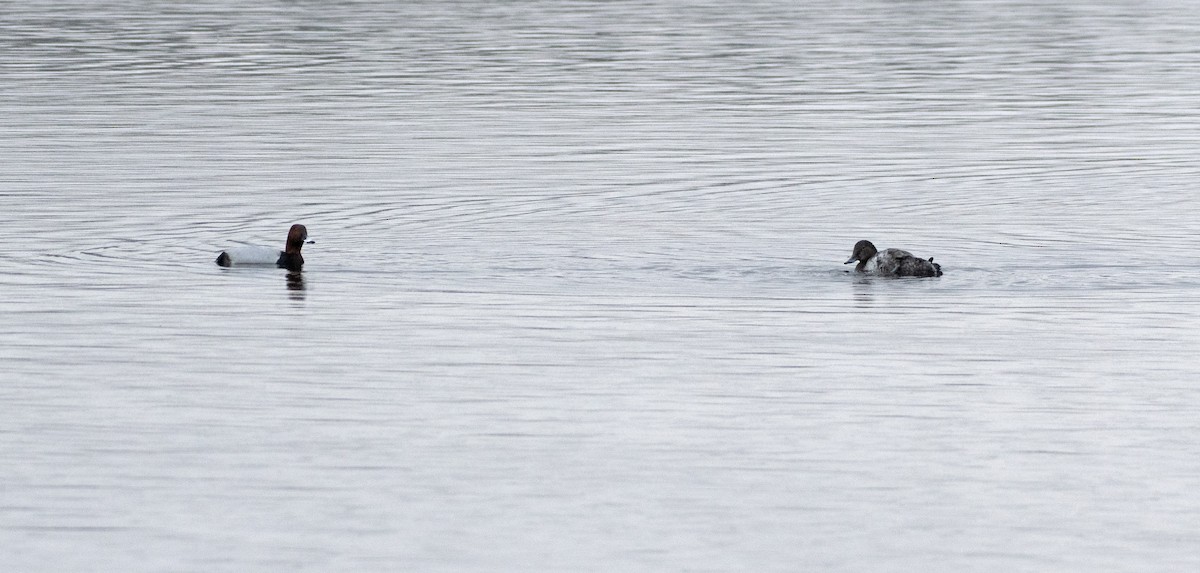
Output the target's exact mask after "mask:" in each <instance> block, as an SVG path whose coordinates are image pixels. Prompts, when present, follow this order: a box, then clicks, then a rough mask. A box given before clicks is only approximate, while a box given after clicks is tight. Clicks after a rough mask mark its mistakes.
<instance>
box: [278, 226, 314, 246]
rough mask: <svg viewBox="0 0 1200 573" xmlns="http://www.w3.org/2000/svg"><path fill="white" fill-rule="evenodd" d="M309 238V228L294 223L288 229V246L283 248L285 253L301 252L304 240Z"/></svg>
mask: <svg viewBox="0 0 1200 573" xmlns="http://www.w3.org/2000/svg"><path fill="white" fill-rule="evenodd" d="M307 240H308V229H306V228H304V225H301V224H299V223H297V224H295V225H292V228H291V229H288V238H287V247H286V248H284V249H283V252H285V253H299V252H300V249H301V248H303V247H304V241H307Z"/></svg>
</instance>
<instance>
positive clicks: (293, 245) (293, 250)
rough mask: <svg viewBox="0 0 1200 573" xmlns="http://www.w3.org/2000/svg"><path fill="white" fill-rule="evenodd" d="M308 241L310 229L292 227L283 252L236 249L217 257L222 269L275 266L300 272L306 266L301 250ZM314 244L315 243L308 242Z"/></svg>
mask: <svg viewBox="0 0 1200 573" xmlns="http://www.w3.org/2000/svg"><path fill="white" fill-rule="evenodd" d="M305 241H308V229H306V228H304V225H300V224H296V225H292V228H291V229H288V236H287V245H286V246H285V247H284V249H283V250H282V251H280V250H278V249H272V248H270V247H254V246H244V247H234V248H232V249H229V250H227V251H223V252H222V253H221V254H220V255H218V256H217V264H218V265H221V266H222V267H230V266H233V265H275V266H278V267H283V268H285V269H288V270H291V271H298V270H300V268H301V267H303V266H304V257H302V256H301V255H300V249H301V248H302V247H304V242H305ZM308 242H309V243H312V242H313V241H308Z"/></svg>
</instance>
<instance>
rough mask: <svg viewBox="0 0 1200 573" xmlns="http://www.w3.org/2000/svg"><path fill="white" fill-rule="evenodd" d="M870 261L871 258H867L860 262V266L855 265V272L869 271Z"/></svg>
mask: <svg viewBox="0 0 1200 573" xmlns="http://www.w3.org/2000/svg"><path fill="white" fill-rule="evenodd" d="M869 260H871V257H867V258H865V259H862V260H860V261H858V264H857V265H854V270H856V271H858V272H860V273H861V272H864V271H866V270H867V261H869Z"/></svg>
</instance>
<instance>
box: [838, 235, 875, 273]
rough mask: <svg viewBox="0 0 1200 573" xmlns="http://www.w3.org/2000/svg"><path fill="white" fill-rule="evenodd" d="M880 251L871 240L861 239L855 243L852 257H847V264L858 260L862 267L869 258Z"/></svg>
mask: <svg viewBox="0 0 1200 573" xmlns="http://www.w3.org/2000/svg"><path fill="white" fill-rule="evenodd" d="M878 252H879V251H877V250H875V245H873V244H871V241H859V242H857V243H854V251H852V252H851V253H850V258H849V259H846V262H845V264H847V265H848V264H850V263H853V262H854V261H858V266H859V267H861V266H863V263H866V262H867V259H869V258H871V257H873V256H875V254H876V253H878Z"/></svg>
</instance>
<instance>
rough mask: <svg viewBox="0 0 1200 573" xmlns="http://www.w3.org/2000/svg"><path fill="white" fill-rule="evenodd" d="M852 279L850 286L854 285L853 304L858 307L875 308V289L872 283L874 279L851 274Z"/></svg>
mask: <svg viewBox="0 0 1200 573" xmlns="http://www.w3.org/2000/svg"><path fill="white" fill-rule="evenodd" d="M853 275H854V277H853V279H852V281H851V283H850V284H852V285H854V286H853V287H851V288H852V290H853V291H854V294H853V296H854V304H855V306H859V307H871V306H875V288H874V286H873V285H872V283H874V282H875V277H872V276H870V275H864V274H861V273H853Z"/></svg>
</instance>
